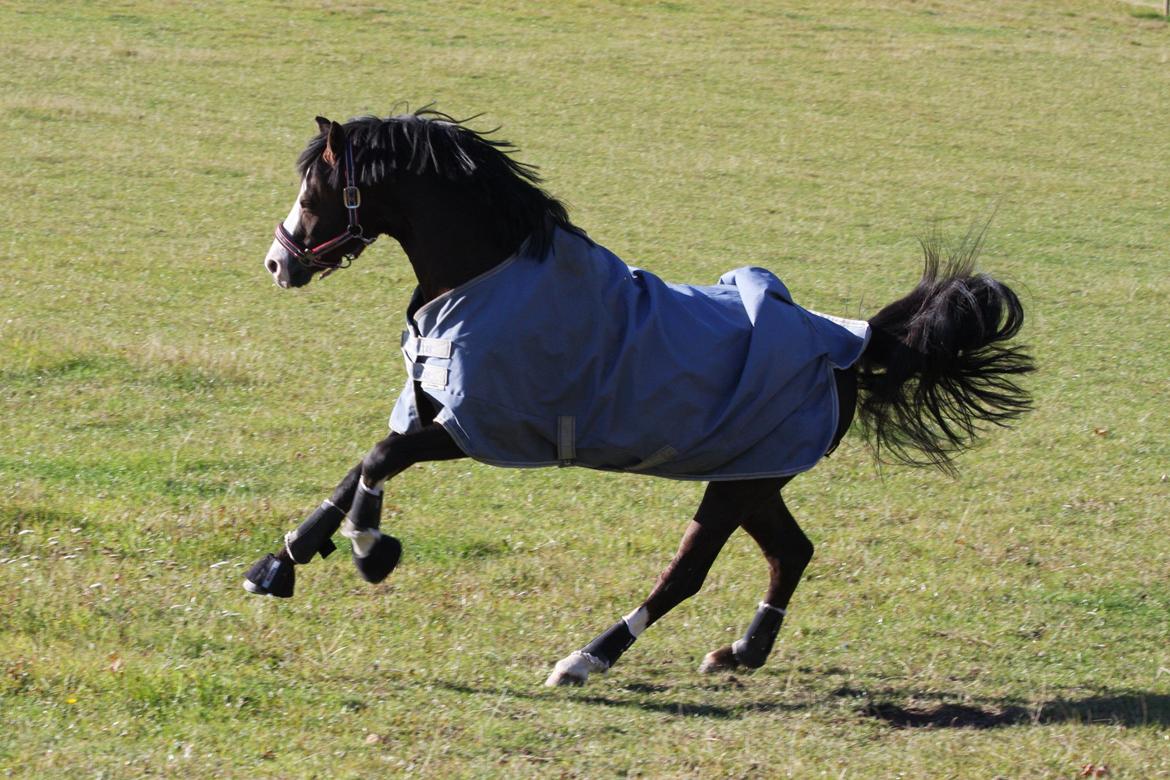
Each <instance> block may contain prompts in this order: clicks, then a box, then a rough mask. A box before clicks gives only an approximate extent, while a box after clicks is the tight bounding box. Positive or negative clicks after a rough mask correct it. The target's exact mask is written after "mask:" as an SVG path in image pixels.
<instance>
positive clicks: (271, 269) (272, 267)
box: [264, 258, 280, 276]
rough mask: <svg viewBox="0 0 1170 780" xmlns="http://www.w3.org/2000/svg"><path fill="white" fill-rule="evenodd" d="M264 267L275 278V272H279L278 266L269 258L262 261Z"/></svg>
mask: <svg viewBox="0 0 1170 780" xmlns="http://www.w3.org/2000/svg"><path fill="white" fill-rule="evenodd" d="M264 267H265V268H267V269H268V273H270V274H272V275H273V276H276V274H277V272H278V271H279V270H280V264H279V263H277V262H276V261H275V260H273V259H271V258H269V259H268V260H265V261H264Z"/></svg>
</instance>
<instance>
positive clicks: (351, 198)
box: [341, 186, 362, 209]
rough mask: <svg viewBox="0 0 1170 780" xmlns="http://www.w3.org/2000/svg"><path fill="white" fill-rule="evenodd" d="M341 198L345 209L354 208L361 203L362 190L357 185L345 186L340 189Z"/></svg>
mask: <svg viewBox="0 0 1170 780" xmlns="http://www.w3.org/2000/svg"><path fill="white" fill-rule="evenodd" d="M341 199H342V202H343V203H345V207H346V208H347V209H356V208H357V207H358V206H360V205H362V191H361V190H359V189H358V188H357V187H352V186H351V187H346V188H345V189H343V190H342V191H341Z"/></svg>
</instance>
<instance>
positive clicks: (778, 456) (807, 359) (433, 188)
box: [244, 109, 1033, 685]
mask: <svg viewBox="0 0 1170 780" xmlns="http://www.w3.org/2000/svg"><path fill="white" fill-rule="evenodd" d="M317 124H318V129H319V133H318V135H317V136H316V137H314V138H313V139H312V140H311V141H310V142H309V145H308V147H307V148H306V149H305V150H304V152H303V153H302V154H301V156H300V160H299V164H298V167H299V171H300V174H301V188H300V193H299V195H298V196H297V199H296V201H295V202H294V204H293V207H292V210H291V211H290V212H289V215H288V217H287V218H286V219H285V220H284V222H282V223H281V224H279V225H277V227H276V238H275V241H274V242H273V244H272V248H271V249H270V250H269V251H268V255H267V256H266V257H265V260H264V265H265V268H266V269H267V270H268V272H269V273H271V275H272V278H273V279H274V280H275V281H276V284H277V285H278V286H280V287H282V288H292V287H303V286H304V285H306V284H308V283H309V282H310V281H311V280H312V279H313V277H314V275H315V274H317V273H318V272H319V273H320V274H321V276H325V275H328V274H330V273H333V272H334V271H336V270H337V269H339V268H344V267H346V266H347V265H348V264H349V263H350V262H352V261H353V260H354V259H355V258H356V257H357V256H358V255H360V254H361V253H362V251H363V250H364V249H365V248H366V247H367V246H368V245H369V244H371V243H372V242H373V241H374V239H375V238H377V237H378V236H381V235H388V236H390V237H391V238H393V239H394V240H396V241H398V242H399V244H401V246H402V249H403V251H404V252H405V253H406V256H407V258H408V259H409V260H410V264H411V266H412V267H413V269H414V273H415V276H416V277H417V280H418V287H417V289H416V290H415V293H414V297H413V298H412V300H411V301H410V304H409V306H408V308H407V318H406V330H405V331H404V333H403V336H402V352H403V355H404V358H405V361H406V366H407V372H408V381H407V383H406V386H405V388H404V389H403V391H402V394H401V396H400V397H399V399H398V402H397V404H396V406H395V408H394V412H393V415H392V417H391V420H390V427H391V432H390V435H389V436H387V437H386V438H384V439H382V440H381V441H380V442H378V443H377V444H376V445H375V446H374V448H373V449H372V450H370V452H369V454H367V455H366V456H365V458H363V459H362V461H361V462H360V463H358V464H357V465H355V466H354V467H353V469H351V470H350V472H349V473H348V474H346V476H345V478H344V479H343V480H342V481H341V483H340V484H339V485H338V486H337V488H336V490H335V491H334V492H333V495H332V497H331V498H329V499H328V500H326V501H324V502H323V503H322V504H321V506H320V507H318V508H317V509H316V510H315V511H313V512H312V513H311V514H310V516H309V517H308V519H306V520H305V521H304V522H303V523H302V524H301V525H300V526H299V527H298V528H296V529H295V530H293V531H290V532H289V533H288V534H286V536H285V538H284V544H283V549H281V550H280V552H278V553H276V554H275V555H271V554H270V555H267V556H265V557H264V558H263V559H261V560H259V561H257V563H256V564H255V565H254V566H253V567H252V568H251V569H250V570H249V571H248V573H247V574H246V577H245V582H244V587H245V588H246V589H247V590H248V591H250V592H252V593H258V594H267V595H272V596H280V597H288V596H291V595H292V594H293V586H294V577H295V574H294V573H295V569H294V567H295V566H296V565H303V564H306V563H308V562H309V561H310V560H311V559H312V557H313V556H314V555H315V554H320V555H321V556H322V557H325V556H327V555H329V553H331V552H332V551H333V550H334V549H335V547H334V544H333V542H332V541H331V537H332V536H333V534H334V533H335V532H337V531H338V530H339V529H340V531H341V534H342V535H343V536H345V537H347V538H348V539H350V542H351V546H352V550H353V560H354V563H355V564H356V566H357V569H358V571H359V573H360V574H361V575H362V577H363V578H365V579H366V580H368V581H369V582H375V583H376V582H381V581H382V580H383V579H385V578H386V577H387V576H388V575H389V574H390V572H391V570H393V569H394V567H395V566H396V565H397V563H398V560H399V556H400V554H401V549H402V548H401V545H400V543H399V542H398V540H397V539H395V538H394V537H393V536H390V535H388V534H385V533H383V532H382V531H381V530H380V527H379V526H380V520H381V509H382V493H383V486H384V483H385V482H386V480H388V479H390V478H391V477H393V476H395V475H397V474H399V473H400V472H402V471H403V470H404V469H406V468H407V467H408V466H410V465H412V464H414V463H419V462H422V461H438V460H451V459H455V458H462V457H472V458H475V459H477V460H481V461H483V462H486V463H491V464H494V465H499V466H545V465H581V466H587V467H591V468H598V469H608V470H616V471H630V472H636V473H643V474H650V475H656V476H664V477H671V478H678V479H697V480H704V481H707V482H708V483H709V484H708V485H707V488H706V492H705V493H704V496H703V499H702V502H701V503H700V505H699V508H698V510H697V511H696V513H695V515H694V518H693V519H692V520H691V521H690V524H689V526H688V527H687V529H686V531H685V533H684V535H683V539H682V543H681V544H680V546H679V548H678V552H677V553H676V554H675V556H674V559H673V560H672V561H671V562H670V564H669V566H667V568H666V570H665V571H663V573H662V574H661V575H660V576H659V578H658V581H657V583H656V584H655V586H654V588H653V590H652V591H651V593H650V595H649V596H648V597H647V598H646V600H645V601H644V602H643V603H642V604H641V605H640V606H638V607H637V608H636V609H634V610H633V611H632V612H630V613H629V614H628V615H625V616H624V617H622V618H621V619H620V620H618V621H617V622H616V623H614V624H613V625H612V626H610V627H609V628H608V629H606V630H605V631H604V632H602V633H601V634H600V635H598V636H597V637H596V638H595V639H594V640H593V641H591V642H590V643H589V644H587V645H585V647H583V648H582V649H580V650H578V651H575V652H573V653H571V654H570V655H568V656H567V657H566V658H564V659H562V660H561V661H559V662H558V663H557V664H556V666H555V667H554V669H553V671H552V673H551V675H550V676H549V677H548V680H547V682H546V684H548V685H563V684H581V683H584V682H585V680H586V679H587V678H588V676H589V674H590V673H593V672H602V671H605V670H607V669H609V668H610V667H611V666H613V664H614V663H615V662H616V661H617V660H618V658H619V657H620V656H621V654H622V653H623V652H624V651H625V650H627V649H628V648H629V647H630V645H631V644H633V642H634V640H635V639H636V638H637V637H638V635H639V634H641V633H642V631H644V630H645V629H646V628H647V627H648V626H650V625H652V624H654V623H655V622H657V621H658V620H659V619H660V618H661V617H662V616H663V615H665V614H666V613H667V612H669V611H670V610H671V609H672V608H673V607H674V606H676V605H677V604H679V603H680V602H682V601H683V600H684V599H686V598H688V597H689V596H692V595H694V594H695V593H697V592H698V590H699V588H700V586H701V585H702V583H703V579H704V577H705V576H706V574H707V572H708V570H709V569H710V567H711V564H712V563H713V562H714V560H715V557H716V556H717V555H718V554H719V551H720V550H721V548H722V547H723V545H724V543H725V542H726V541H727V539H728V537H729V536H730V535H731V533H732V532H733V531H734V530H735V529H736V528H739V527H742V528H743V529H744V530H745V531H747V533H748V534H750V535H751V537H752V538H753V539H755V541H756V542H757V543H758V544H759V546H760V549H761V550H762V551H763V554H764V558H765V560H766V561H767V563H768V567H769V570H770V573H771V580H770V582H769V585H768V589H767V592H766V593H765V595H764V599H763V601H762V602H760V605H759V608H758V610H757V611H756V614H755V616H754V618H753V620H752V621H751V624H750V626H749V627H748V629H747V632H746V634H745V635H744V636H743V638H742V639H739V640H736V641H735V642H734V643H732V644H730V645H727V646H725V647H720V648H719V649H717V650H714V651H712V652H711V653H708V654H707V656H706V658H705V659H704V660H703V664H702V667H701V669H702V670H704V671H717V670H729V669H735V668H739V667H748V668H757V667H759V666H761V665H762V664H763V663H764V661H765V660H766V659H767V657H768V654H769V653H770V652H771V649H772V645H773V643H774V641H775V638H776V634H777V632H778V631H779V629H780V626H781V623H782V622H783V619H784V614H785V610H786V609H787V607H788V604H789V600H790V599H791V598H792V594H793V591H794V590H795V589H796V585H797V583H798V582H799V580H800V577H801V575H802V573H803V572H804V569H805V566H806V565H807V564H808V562H809V560H810V559H811V558H812V554H813V545H812V543H811V542H810V541H809V540H808V538H807V537H806V536H805V535H804V533H803V532H802V531H801V529H800V527H799V526H798V525H797V523H796V520H795V519H794V518H793V516H792V514H791V512H789V510H788V508H787V507H786V506H785V504H784V500H783V498H782V497H781V489H782V488H783V487H784V486H785V485H786V484H787V483H788V482H789V480H791V479H792V477H793V476H794V475H795V474H797V473H800V472H801V471H805V470H807V469H809V468H811V467H812V466H813V465H814V464H815V463H816V462H817V461H818V460H819V459H820V458H821V457H823V456H824V455H825V454H826V453H828V452H830V451H831V450H832V449H833V448H834V447H836V446H837V444H838V442H840V440H841V438H842V436H844V434H845V432H846V430H848V428H849V426H850V424H851V422H852V421H853V417H854V413H855V411H856V412H857V416H858V417H859V419H860V422H861V424H862V428H863V431H864V433H865V435H866V438H867V441H868V442H869V443H870V445H871V446H872V448H873V450H874V453H875V456H876V457H878V458H884V459H886V460H893V461H898V462H902V463H906V464H909V465H915V466H936V467H938V468H940V469H942V470H943V471H947V472H953V471H954V466H953V463H952V458H953V456H954V455H955V454H957V453H958V452H959V451H961V450H963V449H966V448H968V447H969V446H971V444H972V443H973V442H974V440H975V438H976V437H977V436H978V435H979V434H980V433H982V432H983V431H984V430H985V428H986V427H987V424H993V425H1000V426H1006V425H1007V424H1009V423H1010V422H1011V421H1012V420H1014V419H1015V418H1016V417H1018V416H1019V415H1020V414H1022V413H1023V412H1025V411H1026V410H1028V409H1029V408H1030V403H1031V402H1030V399H1029V396H1028V394H1027V393H1026V392H1025V391H1024V390H1023V389H1022V388H1021V387H1020V386H1019V384H1017V380H1018V377H1019V376H1020V375H1022V374H1024V373H1026V372H1028V371H1031V370H1032V369H1033V364H1032V360H1031V358H1030V357H1029V356H1028V354H1027V353H1025V352H1024V351H1023V349H1022V348H1021V347H1019V346H1016V345H1009V344H1007V343H1006V342H1008V341H1009V340H1011V339H1012V338H1013V337H1014V336H1016V334H1017V333H1018V332H1019V330H1020V327H1021V325H1022V324H1023V309H1022V307H1021V304H1020V301H1019V299H1018V298H1017V297H1016V295H1015V294H1014V293H1013V292H1012V291H1011V290H1010V289H1008V287H1006V286H1005V285H1003V284H1001V283H999V282H997V281H995V280H994V279H992V278H991V277H989V276H986V275H984V274H977V273H975V271H974V267H973V266H974V260H975V256H976V254H977V253H978V250H979V247H980V243H981V241H980V239H979V238H976V239H975V240H974V241H968V242H965V243H964V244H963V245H962V247H961V248H960V249H959V250H958V251H955V252H952V253H951V254H950V256H949V257H946V258H944V257H943V256H942V255H943V252H942V250H941V249H940V248H939V247H938V246H937V245H936V244H933V243H930V242H927V243H925V244H924V249H925V261H926V262H925V271H924V273H923V275H922V278H921V280H920V281H919V282H918V284H917V286H916V287H915V288H914V289H913V290H912V291H911V292H910V293H909V294H908V295H906V296H905V297H903V298H901V299H899V300H897V301H895V302H893V303H891V304H889V305H888V306H886V307H885V308H883V309H882V310H881V311H879V312H878V313H877V314H876V315H875V316H874V317H872V318H871V319H870V320H869V321H868V322H864V321H854V320H842V319H838V318H834V317H830V316H827V315H822V314H818V313H816V312H811V311H808V310H806V309H803V308H801V307H800V306H797V305H796V304H795V303H794V302H793V300H792V296H791V295H790V294H789V292H788V290H787V288H786V287H785V286H784V285H783V284H782V283H781V282H780V280H779V279H777V278H776V277H775V276H773V275H772V274H770V273H768V272H767V271H765V270H763V269H759V268H741V269H738V270H735V271H732V272H729V273H728V274H726V275H724V276H723V277H722V278H721V279H720V280H719V283H718V284H716V285H712V286H708V287H693V286H688V285H669V284H666V283H664V282H662V281H661V280H659V279H658V278H657V277H656V276H654V275H653V274H650V273H648V272H646V271H643V270H641V269H637V268H631V267H629V266H627V265H626V264H625V263H623V262H622V261H621V260H620V259H618V258H617V257H615V256H614V255H613V254H612V253H610V252H609V251H608V250H606V249H605V248H604V247H602V246H600V245H598V244H597V243H595V242H594V241H593V240H592V239H591V238H589V236H588V235H586V234H585V232H584V231H583V230H581V229H580V228H578V227H576V226H575V225H574V224H573V223H572V222H571V221H570V219H569V215H568V213H567V211H566V209H565V207H564V206H563V204H561V203H560V202H559V201H557V200H556V199H555V198H553V197H552V196H550V195H549V194H548V193H547V192H545V191H544V190H543V189H541V187H540V183H541V180H540V177H539V176H538V174H537V171H536V169H534V168H533V167H531V166H529V165H526V164H524V163H521V162H518V161H516V160H515V159H513V157H512V156H511V154H512V153H514V151H515V150H514V148H513V147H512V146H510V145H509V144H507V143H506V142H503V141H500V140H497V139H495V138H492V137H490V136H489V135H488V134H485V133H480V132H476V131H474V130H472V129H470V128H468V127H466V126H464V125H463V124H462V123H461V122H460V121H458V120H455V119H453V118H452V117H450V116H447V115H446V114H442V113H439V112H437V111H433V110H427V109H424V110H422V111H419V112H416V113H414V114H410V115H405V116H394V117H389V118H386V119H381V118H376V117H362V118H358V119H354V120H351V121H349V122H347V123H345V124H344V125H343V124H339V123H337V122H331V121H329V120H327V119H324V118H321V117H318V118H317Z"/></svg>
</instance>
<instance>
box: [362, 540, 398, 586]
mask: <svg viewBox="0 0 1170 780" xmlns="http://www.w3.org/2000/svg"><path fill="white" fill-rule="evenodd" d="M401 557H402V542H400V541H398V540H397V539H395V538H394V537H393V536H386V535H385V534H383V535H382V536H380V537H378V539H377V541H375V542H374V546H373V547H372V548H371V549H370V554H369V555H367V556H365V557H364V558H359V557H357V556H356V555H355V556H353V563H354V565H355V566H357V570H358V574H360V575H362V579H363V580H365V581H366V582H369V583H371V584H374V585H377V584H378V583H379V582H381V581H382V580H384V579H386V578H387V577H389V576H390V572H392V571H394V567H395V566H397V565H398V559H399V558H401Z"/></svg>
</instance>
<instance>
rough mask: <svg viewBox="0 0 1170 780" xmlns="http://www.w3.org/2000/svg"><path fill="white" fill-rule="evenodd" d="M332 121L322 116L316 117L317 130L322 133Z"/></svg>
mask: <svg viewBox="0 0 1170 780" xmlns="http://www.w3.org/2000/svg"><path fill="white" fill-rule="evenodd" d="M332 124H333V123H332V122H330V121H329V120H328V119H326V118H325V117H323V116H319V117H317V132H319V133H324V132H325V131H326V130H328V129H329V127H330V126H331V125H332Z"/></svg>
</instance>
